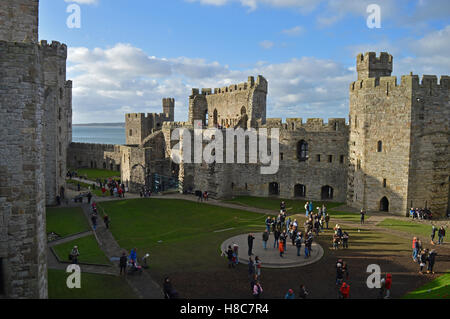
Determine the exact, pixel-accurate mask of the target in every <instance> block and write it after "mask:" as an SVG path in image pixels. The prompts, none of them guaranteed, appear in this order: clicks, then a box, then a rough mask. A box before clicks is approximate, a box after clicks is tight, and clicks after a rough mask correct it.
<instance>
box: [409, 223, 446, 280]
mask: <svg viewBox="0 0 450 319" xmlns="http://www.w3.org/2000/svg"><path fill="white" fill-rule="evenodd" d="M436 233H437V234H438V242H437V243H436V242H435V238H436ZM430 237H431V245H441V244H443V242H444V237H445V228H444V226H441V227H440V228H439V229H438V228H437V227H436V226H435V225H432V227H431V236H430ZM436 256H437V252H436V250H435V249H429V248H426V247H425V246H424V245H423V243H422V240H420V238H418V237H414V238H413V241H412V259H413V261H414V262H415V263H417V264H418V266H419V274H424V271H425V269H426V272H427V274H430V273H431V274H434V266H435V263H436Z"/></svg>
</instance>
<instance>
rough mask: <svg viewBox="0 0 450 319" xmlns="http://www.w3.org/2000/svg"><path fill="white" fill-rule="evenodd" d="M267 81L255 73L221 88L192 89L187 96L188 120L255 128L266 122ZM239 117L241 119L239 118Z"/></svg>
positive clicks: (206, 123) (211, 125) (204, 123)
mask: <svg viewBox="0 0 450 319" xmlns="http://www.w3.org/2000/svg"><path fill="white" fill-rule="evenodd" d="M267 90H268V83H267V80H266V79H264V77H262V76H258V77H257V79H256V82H255V79H254V78H253V77H249V78H248V81H247V82H245V83H240V84H232V85H230V86H227V87H223V88H216V89H214V93H212V89H202V91H201V93H200V91H199V90H198V89H192V94H191V96H190V97H189V123H191V124H192V123H194V121H196V120H200V121H202V122H203V125H205V126H206V125H207V126H209V127H214V126H217V125H221V126H223V127H226V126H227V125H229V126H230V127H234V126H237V125H238V124H239V123H240V122H242V124H241V125H240V126H241V127H250V126H251V127H257V126H258V125H262V124H264V123H265V122H266V96H267ZM242 119H244V120H243V121H242Z"/></svg>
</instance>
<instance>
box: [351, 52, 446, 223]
mask: <svg viewBox="0 0 450 319" xmlns="http://www.w3.org/2000/svg"><path fill="white" fill-rule="evenodd" d="M392 60H393V59H392V56H390V55H389V54H387V53H381V55H380V56H379V57H377V56H375V55H374V54H373V53H366V54H365V55H362V54H360V55H358V57H357V66H358V81H355V82H353V83H352V84H351V85H350V115H349V119H350V138H349V164H350V165H349V171H348V184H347V204H348V205H349V206H353V207H355V208H359V209H361V208H365V209H368V210H372V211H379V210H381V211H388V212H390V213H394V214H400V215H405V214H407V212H408V210H409V208H410V207H412V206H413V207H419V208H425V207H427V208H430V209H431V211H432V212H433V213H434V214H435V215H441V216H443V215H445V214H446V212H447V211H448V207H449V198H450V197H449V180H448V179H449V175H450V165H449V162H450V149H449V144H448V132H449V118H450V99H449V93H450V91H449V78H448V77H446V76H443V77H442V78H441V81H440V84H438V80H437V77H435V76H424V77H423V79H422V81H420V80H419V77H418V76H417V75H412V74H411V75H406V76H402V78H401V81H400V83H397V78H396V77H391V76H390V74H391V71H392ZM443 132H444V133H443Z"/></svg>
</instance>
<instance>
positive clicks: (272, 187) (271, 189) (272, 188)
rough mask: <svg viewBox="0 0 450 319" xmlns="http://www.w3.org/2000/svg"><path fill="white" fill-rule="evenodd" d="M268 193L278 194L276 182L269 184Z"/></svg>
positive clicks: (278, 189)
mask: <svg viewBox="0 0 450 319" xmlns="http://www.w3.org/2000/svg"><path fill="white" fill-rule="evenodd" d="M269 195H273V196H278V195H280V187H279V185H278V183H277V182H273V183H270V184H269Z"/></svg>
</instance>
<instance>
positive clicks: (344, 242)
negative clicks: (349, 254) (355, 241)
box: [342, 231, 350, 248]
mask: <svg viewBox="0 0 450 319" xmlns="http://www.w3.org/2000/svg"><path fill="white" fill-rule="evenodd" d="M349 237H350V236H349V235H348V233H347V232H346V231H344V234H342V248H348V238H349Z"/></svg>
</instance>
